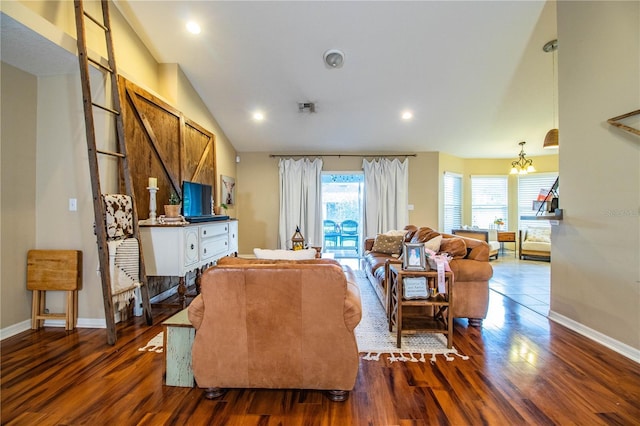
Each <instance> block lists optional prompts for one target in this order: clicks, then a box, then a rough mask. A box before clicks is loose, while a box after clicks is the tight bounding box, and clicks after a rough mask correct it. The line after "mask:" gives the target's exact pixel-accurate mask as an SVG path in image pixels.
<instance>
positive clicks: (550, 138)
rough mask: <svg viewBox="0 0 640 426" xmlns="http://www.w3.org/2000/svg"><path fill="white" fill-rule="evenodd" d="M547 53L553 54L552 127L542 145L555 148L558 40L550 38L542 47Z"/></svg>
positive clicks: (556, 137) (556, 145)
mask: <svg viewBox="0 0 640 426" xmlns="http://www.w3.org/2000/svg"><path fill="white" fill-rule="evenodd" d="M542 50H544V51H545V52H547V53H551V54H552V55H553V127H554V128H553V129H551V130H549V131H548V132H547V135H546V136H545V138H544V143H543V145H542V147H543V148H545V149H551V148H557V147H558V129H557V126H556V115H557V112H556V104H557V100H556V92H557V90H556V87H557V84H556V52H557V51H558V40H557V39H556V40H551V41H550V42H548V43H547V44H545V45H544V46H543V47H542Z"/></svg>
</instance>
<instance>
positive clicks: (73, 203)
mask: <svg viewBox="0 0 640 426" xmlns="http://www.w3.org/2000/svg"><path fill="white" fill-rule="evenodd" d="M69 211H70V212H75V211H78V199H77V198H69Z"/></svg>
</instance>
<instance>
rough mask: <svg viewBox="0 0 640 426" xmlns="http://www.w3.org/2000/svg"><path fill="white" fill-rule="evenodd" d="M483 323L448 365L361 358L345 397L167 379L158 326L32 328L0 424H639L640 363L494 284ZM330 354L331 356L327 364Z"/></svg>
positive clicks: (17, 342)
mask: <svg viewBox="0 0 640 426" xmlns="http://www.w3.org/2000/svg"><path fill="white" fill-rule="evenodd" d="M490 299H491V302H490V315H489V317H488V318H487V319H486V320H485V323H484V327H483V328H482V329H477V328H473V327H468V326H467V324H466V321H456V324H455V335H454V346H455V347H456V348H458V350H459V351H460V352H461V353H463V354H466V355H468V356H469V357H470V358H469V360H468V361H464V360H461V359H459V358H456V359H455V360H454V361H452V362H447V361H445V360H444V358H442V357H438V360H437V362H436V363H435V364H430V363H403V362H395V363H390V362H389V361H388V360H387V359H383V360H381V361H365V360H361V362H360V372H359V374H358V379H357V383H356V386H355V389H354V390H353V392H351V394H350V396H349V399H348V400H347V401H346V402H343V403H336V402H331V401H329V400H328V399H327V398H326V397H325V396H324V395H323V394H322V393H321V392H319V391H305V390H287V391H278V390H232V391H229V392H228V393H227V394H226V395H225V396H224V397H222V398H221V399H220V400H215V401H212V400H207V399H205V398H204V397H203V394H202V391H201V390H200V389H198V388H192V389H190V388H178V387H168V386H164V385H163V379H162V369H163V356H164V354H160V353H153V352H140V351H138V348H140V347H142V346H144V345H145V344H146V343H147V342H148V341H149V340H150V339H152V338H153V337H154V336H155V335H156V334H157V333H158V332H160V331H161V326H160V323H161V322H162V321H163V320H164V319H166V318H167V317H168V316H169V315H171V314H172V313H174V312H175V309H169V308H157V309H155V311H154V325H153V326H151V327H147V326H146V325H144V321H143V319H142V318H135V319H133V320H130V321H128V322H127V323H125V324H121V325H119V327H118V341H117V343H116V345H115V346H109V345H107V344H106V334H105V333H106V331H105V330H96V329H78V330H76V331H74V332H70V333H66V332H65V331H64V330H63V329H60V328H45V329H43V330H40V331H37V332H33V331H26V332H23V333H21V334H19V335H16V336H14V337H11V338H8V339H5V340H3V341H2V344H1V350H2V353H1V357H2V359H1V375H2V377H1V389H0V392H1V393H0V399H1V401H0V402H1V410H2V411H1V423H2V424H3V425H83V424H88V425H138V424H141V425H163V424H176V425H206V424H211V425H243V426H244V425H425V424H436V425H448V424H450V425H482V424H490V425H551V424H558V425H565V424H578V425H598V424H602V425H638V424H640V365H639V364H637V363H635V362H633V361H631V360H629V359H627V358H625V357H623V356H621V355H619V354H617V353H615V352H613V351H611V350H609V349H607V348H605V347H603V346H601V345H598V344H596V343H594V342H592V341H590V340H588V339H586V338H584V337H581V336H579V335H578V334H576V333H574V332H572V331H570V330H567V329H566V328H564V327H562V326H559V325H557V324H554V323H552V322H550V321H548V320H547V319H546V318H545V317H544V316H542V315H540V314H538V313H536V312H534V311H532V310H530V309H527V308H526V307H524V306H522V305H520V304H518V303H515V302H514V301H512V300H510V299H508V298H506V297H504V296H502V295H501V294H499V293H497V292H494V291H492V292H491V297H490ZM318 362H322V360H318Z"/></svg>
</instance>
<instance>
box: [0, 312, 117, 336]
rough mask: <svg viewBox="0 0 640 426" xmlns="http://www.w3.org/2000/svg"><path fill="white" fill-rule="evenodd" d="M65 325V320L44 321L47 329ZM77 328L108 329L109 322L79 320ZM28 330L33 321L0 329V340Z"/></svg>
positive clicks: (101, 319) (92, 319) (91, 319)
mask: <svg viewBox="0 0 640 426" xmlns="http://www.w3.org/2000/svg"><path fill="white" fill-rule="evenodd" d="M118 317H119V315H116V322H118V321H119V318H118ZM65 325H66V322H65V320H59V319H48V320H45V321H44V326H45V327H56V328H64V326H65ZM76 328H107V321H106V320H105V319H104V318H78V322H77V324H76ZM27 330H31V319H28V320H24V321H22V322H19V323H17V324H13V325H10V326H9V327H5V328H2V329H0V340H4V339H7V338H9V337H12V336H15V335H16V334H20V333H22V332H23V331H27Z"/></svg>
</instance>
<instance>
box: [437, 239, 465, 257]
mask: <svg viewBox="0 0 640 426" xmlns="http://www.w3.org/2000/svg"><path fill="white" fill-rule="evenodd" d="M440 252H441V253H447V254H448V255H449V256H451V257H453V258H454V259H464V258H465V257H466V256H467V245H466V244H465V242H464V240H463V239H462V238H443V239H442V243H440Z"/></svg>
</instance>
